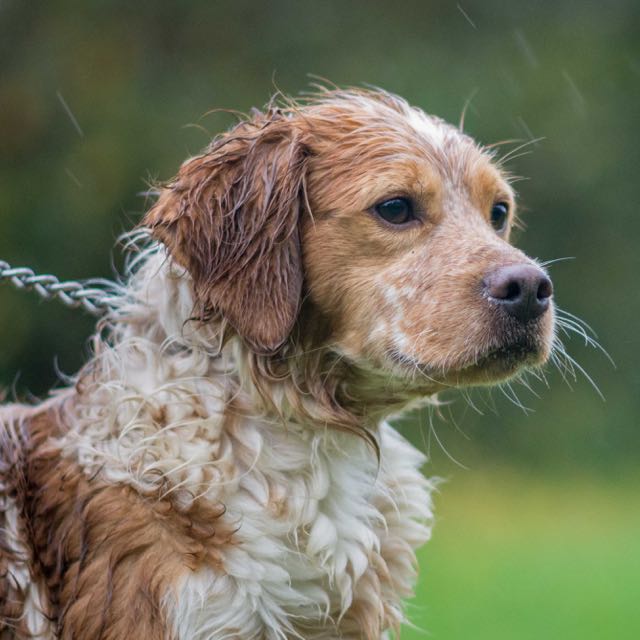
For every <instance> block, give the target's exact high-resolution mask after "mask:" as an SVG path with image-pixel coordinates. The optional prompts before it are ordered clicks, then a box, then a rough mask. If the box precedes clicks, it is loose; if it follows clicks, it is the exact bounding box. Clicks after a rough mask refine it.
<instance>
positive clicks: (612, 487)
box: [401, 469, 640, 640]
mask: <svg viewBox="0 0 640 640" xmlns="http://www.w3.org/2000/svg"><path fill="white" fill-rule="evenodd" d="M638 480H639V478H638V477H633V476H627V477H624V478H615V477H613V476H612V477H609V478H607V479H604V478H602V479H597V478H594V477H593V476H573V477H558V476H553V477H549V476H544V475H541V476H540V477H532V476H531V475H529V474H525V473H522V472H518V471H513V470H504V469H502V470H497V471H491V472H487V473H484V474H481V475H479V474H477V473H475V472H462V471H459V472H458V473H457V474H456V476H455V478H454V479H453V480H451V481H450V482H448V483H445V484H444V485H443V486H442V487H441V492H440V495H439V496H438V497H437V498H436V500H437V523H436V528H435V532H434V537H433V539H432V541H431V542H430V543H429V544H428V545H427V546H426V547H424V549H423V550H422V551H421V552H420V564H421V573H420V583H419V587H418V591H417V595H416V598H415V600H414V601H413V602H412V604H411V608H410V617H411V619H412V622H413V623H414V624H415V625H416V626H417V627H418V628H417V629H411V628H406V629H404V630H403V633H402V636H401V637H402V640H415V639H418V638H424V639H426V638H431V639H433V640H438V639H443V640H462V639H464V640H502V639H504V640H514V639H515V640H543V639H544V640H555V639H558V640H574V639H576V640H577V639H580V640H590V639H592V638H593V639H594V640H595V639H598V640H609V639H616V640H626V639H628V640H637V639H638V638H640V607H639V604H640V602H639V600H640V545H638V537H639V536H640V501H639V500H638V487H639V486H640V484H639V482H638Z"/></svg>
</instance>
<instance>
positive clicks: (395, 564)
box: [63, 364, 432, 640]
mask: <svg viewBox="0 0 640 640" xmlns="http://www.w3.org/2000/svg"><path fill="white" fill-rule="evenodd" d="M193 369H194V367H193V366H192V365H191V364H190V366H189V370H193ZM149 370H150V369H149V368H148V367H147V368H145V371H147V372H148V371H149ZM134 371H135V369H133V368H130V369H129V370H128V372H127V375H128V377H129V379H128V380H127V381H126V384H125V385H122V386H120V387H118V386H115V385H114V386H105V385H101V386H100V394H103V395H104V394H107V395H105V397H104V398H102V397H101V396H100V397H97V396H95V395H94V396H93V397H91V398H90V402H88V403H87V404H85V405H82V403H78V404H76V405H75V415H74V416H73V424H75V425H76V428H75V429H74V430H73V431H72V432H70V433H69V434H68V435H67V436H66V437H65V438H64V442H63V445H64V447H65V449H66V450H67V451H68V452H69V453H72V454H73V457H74V458H75V459H77V460H78V462H80V464H81V466H82V467H83V468H84V470H85V473H87V474H89V475H95V474H98V473H99V474H100V476H101V477H102V478H103V479H104V480H106V481H107V482H115V483H122V482H124V483H127V484H130V485H132V486H134V487H136V488H139V489H140V490H141V491H144V492H146V491H149V490H156V491H162V492H164V491H165V490H166V487H167V486H168V487H169V489H168V493H170V495H171V496H172V497H173V498H174V499H176V500H178V501H180V500H181V499H182V497H181V496H184V497H185V499H186V500H187V501H189V500H194V498H196V499H197V500H204V501H207V502H208V503H215V504H218V505H223V507H224V509H225V513H224V516H222V518H221V520H220V523H219V524H220V527H221V528H222V529H224V530H225V531H231V532H232V533H231V535H230V536H228V539H225V540H224V541H223V542H220V541H218V542H216V544H217V548H216V550H215V555H216V557H217V558H218V559H219V561H217V562H216V563H215V566H214V565H213V564H208V563H206V562H202V563H200V564H199V565H198V566H197V567H195V568H194V567H193V566H191V567H189V568H187V567H188V566H189V563H187V562H185V563H184V569H183V570H180V571H179V572H178V574H177V575H176V577H175V580H174V581H173V584H172V586H171V588H169V589H168V590H167V592H166V595H165V598H164V602H163V603H162V606H163V608H164V609H165V611H166V613H167V619H168V622H169V623H170V624H171V625H172V626H173V627H174V630H175V634H176V636H177V638H179V639H183V640H187V639H188V640H205V639H206V640H222V639H223V638H224V639H229V638H235V639H238V640H239V639H242V640H247V639H249V638H256V639H260V638H265V639H268V640H271V639H276V638H278V639H284V638H294V637H304V638H306V639H308V640H311V639H318V640H320V639H329V638H336V637H343V638H363V637H364V638H367V639H368V640H370V639H371V638H380V637H381V635H382V630H383V629H385V628H387V627H389V626H392V625H394V624H397V623H398V622H399V620H400V619H401V617H402V607H401V598H404V597H406V596H408V595H410V593H411V589H412V587H413V582H414V579H415V556H414V551H413V550H414V549H415V548H416V547H418V546H420V545H422V544H423V543H424V542H426V540H427V539H428V537H429V531H430V529H429V525H430V520H431V500H430V491H431V488H432V487H431V484H430V483H429V481H428V480H426V479H425V478H424V476H423V475H422V474H421V473H420V470H419V469H420V467H421V465H422V464H423V463H424V456H423V455H422V454H421V453H420V452H418V451H417V450H416V449H415V448H413V447H412V446H411V445H410V444H409V443H408V442H406V441H405V440H404V439H403V438H401V436H399V434H397V433H396V432H395V431H394V430H393V429H392V428H391V427H389V426H388V425H385V424H383V425H382V426H381V427H380V431H379V434H378V438H379V445H380V460H379V461H378V460H377V459H376V455H375V452H374V450H373V448H372V447H371V446H370V445H369V444H368V443H367V442H366V441H365V440H364V439H363V438H360V437H357V436H354V435H353V434H345V433H340V432H337V431H334V430H326V431H321V430H319V429H317V428H311V427H301V426H297V425H295V424H290V425H287V426H286V427H285V426H284V425H283V424H282V422H281V421H277V420H275V421H267V420H263V419H259V418H253V417H248V416H247V415H246V413H244V414H243V415H239V414H238V413H234V411H233V407H232V406H231V405H230V404H229V402H228V399H226V396H225V392H224V389H222V388H219V387H218V386H217V385H216V384H214V383H213V382H212V380H214V379H215V378H203V377H201V378H198V381H197V383H194V382H192V381H191V380H186V381H185V380H179V381H178V382H176V383H175V384H174V385H171V386H170V385H168V384H166V383H165V384H163V385H160V384H159V382H158V381H157V380H154V379H151V380H147V378H146V377H145V378H143V379H142V380H138V379H137V378H135V379H134V378H133V375H134ZM159 372H160V374H161V373H162V371H161V370H159ZM147 375H148V374H145V376H147ZM131 388H135V389H136V393H135V394H132V393H131V391H130V389H131ZM158 389H160V391H158ZM130 398H133V400H131V401H130V400H129V399H130ZM141 398H142V401H141ZM96 404H102V405H103V406H105V407H117V408H118V409H117V413H115V414H114V413H106V415H107V418H108V420H105V419H104V418H103V417H102V413H101V414H99V416H100V417H99V419H97V420H96V419H95V417H94V416H95V409H94V407H95V405H96ZM371 621H373V622H371ZM363 625H364V626H367V627H368V629H369V630H365V631H363V630H362V628H363Z"/></svg>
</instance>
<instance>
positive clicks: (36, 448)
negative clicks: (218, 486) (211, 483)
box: [0, 406, 224, 640]
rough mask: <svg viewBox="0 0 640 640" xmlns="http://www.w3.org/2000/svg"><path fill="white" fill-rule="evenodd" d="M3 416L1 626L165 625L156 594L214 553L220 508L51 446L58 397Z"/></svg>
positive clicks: (38, 629) (138, 628) (30, 629)
mask: <svg viewBox="0 0 640 640" xmlns="http://www.w3.org/2000/svg"><path fill="white" fill-rule="evenodd" d="M2 417H3V423H2V431H1V434H0V461H1V462H0V637H3V638H4V637H5V635H3V634H9V633H11V634H13V635H9V637H15V638H22V637H25V638H31V637H37V638H50V637H51V638H52V637H54V636H55V635H56V634H62V635H63V636H64V637H77V638H94V637H95V638H98V637H112V638H113V637H115V638H126V637H137V638H138V637H139V638H145V639H147V638H148V639H150V640H153V639H155V638H157V639H160V638H166V637H170V636H171V634H170V633H168V632H167V624H168V623H167V621H166V620H165V616H164V610H165V607H164V606H163V604H164V600H165V599H166V598H167V597H168V595H167V594H169V593H170V592H171V589H172V585H173V584H174V582H175V581H176V580H177V579H178V578H179V576H180V575H181V574H182V573H183V572H184V571H185V570H188V569H189V567H190V566H191V568H192V569H193V568H194V567H195V566H196V565H197V564H200V563H203V562H206V563H207V564H208V565H209V566H215V564H216V563H217V562H218V561H219V559H218V551H217V548H218V547H219V546H220V545H221V544H222V542H221V541H222V539H223V538H224V534H223V533H222V531H221V529H222V527H221V526H220V525H219V518H220V516H221V515H222V513H223V508H222V507H220V506H217V505H214V504H211V503H206V504H205V503H203V502H202V501H200V502H196V503H194V504H192V505H191V506H190V507H189V508H188V509H181V508H180V507H179V506H178V505H177V504H175V503H174V502H172V501H171V500H170V499H168V498H163V497H162V496H160V495H144V494H141V493H140V492H139V491H137V490H135V489H134V488H132V487H130V486H126V485H119V484H113V483H105V482H104V481H103V480H101V479H100V477H99V475H94V476H89V475H87V474H86V473H85V472H84V470H83V469H82V467H81V466H80V465H79V464H78V462H77V461H76V460H74V458H73V457H71V456H68V455H65V454H64V453H63V451H62V450H61V449H60V448H59V446H58V441H59V436H60V435H61V434H63V432H64V430H65V428H66V427H65V425H64V419H63V417H62V413H61V412H60V411H59V407H58V406H51V407H48V408H47V409H45V410H40V411H38V410H34V409H28V408H17V407H14V408H11V409H9V408H5V409H3V412H2Z"/></svg>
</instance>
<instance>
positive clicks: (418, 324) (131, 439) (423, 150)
mask: <svg viewBox="0 0 640 640" xmlns="http://www.w3.org/2000/svg"><path fill="white" fill-rule="evenodd" d="M391 197H408V198H411V199H412V201H413V202H414V203H415V205H416V210H417V213H418V214H419V222H416V223H415V224H411V225H409V226H408V227H407V228H406V229H403V230H398V229H393V228H390V226H389V225H386V224H385V223H384V222H382V221H381V220H380V219H378V218H377V217H376V215H375V212H374V206H375V205H376V204H377V203H378V202H380V201H382V200H384V199H388V198H391ZM497 200H500V201H506V202H508V203H509V204H510V209H511V216H513V210H514V208H515V204H514V196H513V193H512V191H511V188H510V186H509V184H508V181H507V179H506V178H505V176H504V175H503V174H502V173H501V172H500V170H499V169H498V168H496V167H495V165H494V164H493V163H492V158H491V156H490V154H489V153H488V152H486V151H485V150H483V149H482V148H480V147H479V146H478V145H476V144H475V143H474V142H473V141H472V140H471V139H470V138H469V137H468V136H466V135H464V134H463V133H461V132H460V131H459V130H457V129H455V128H454V127H452V126H450V125H448V124H446V123H444V122H443V121H442V120H439V119H437V118H434V117H432V116H427V115H426V114H424V113H423V112H422V111H420V110H418V109H415V108H413V107H410V106H409V105H408V104H407V103H406V102H405V101H403V100H402V99H401V98H398V97H396V96H392V95H390V94H387V93H384V92H380V91H359V90H353V91H326V92H325V91H322V92H320V94H319V95H317V96H314V97H312V98H310V99H309V100H307V101H306V102H300V103H296V102H293V101H290V102H287V103H285V104H283V105H281V106H280V107H277V106H276V105H274V104H271V105H270V106H268V108H267V109H266V110H265V111H264V112H254V113H253V114H252V116H251V117H250V118H248V119H247V120H246V121H244V122H242V123H240V124H238V125H237V126H236V127H234V128H233V129H231V130H230V131H229V132H227V133H225V134H222V135H221V136H219V137H218V138H216V139H215V140H214V141H213V142H212V143H211V145H209V147H207V148H206V149H205V150H204V151H203V152H202V153H201V154H200V155H198V156H196V157H194V158H191V159H189V160H187V161H186V162H185V163H184V164H183V166H182V167H181V169H180V170H179V172H178V175H177V176H176V177H175V178H174V179H173V180H171V181H169V182H168V183H167V184H166V185H163V186H161V187H160V194H159V198H158V200H157V202H156V203H155V205H154V206H153V207H152V208H151V210H150V211H149V212H148V214H147V216H146V218H145V221H144V224H145V227H144V228H142V229H140V230H139V231H137V232H135V233H134V234H132V235H131V236H130V248H131V260H130V265H129V268H128V271H127V275H126V278H125V279H124V281H123V284H122V287H121V290H120V293H119V295H118V296H117V299H116V300H115V302H114V308H113V310H112V311H111V312H110V313H109V314H108V315H107V316H106V317H105V318H104V319H103V320H102V321H101V322H100V323H99V326H98V330H97V332H96V335H95V338H94V342H93V355H92V358H91V359H90V360H89V362H88V363H87V364H86V365H85V367H84V368H83V369H82V370H81V371H80V372H79V373H78V375H77V377H76V379H75V381H74V385H73V386H72V387H70V388H68V389H66V390H64V391H63V392H60V393H58V394H57V395H54V396H53V397H52V398H51V399H50V400H48V401H47V402H46V403H44V404H42V405H40V406H36V407H26V406H19V405H11V406H6V407H4V408H2V409H0V638H2V639H4V638H54V637H60V638H82V639H83V640H85V639H86V640H89V639H93V638H105V639H106V638H109V639H113V640H120V639H124V638H132V637H136V638H150V639H155V638H157V639H161V638H162V639H165V638H166V639H171V640H174V639H175V640H187V639H188V640H222V639H227V638H237V639H238V640H240V639H242V640H248V639H255V640H259V639H260V640H262V639H265V640H285V639H287V640H288V639H293V638H305V639H314V640H329V639H335V638H345V639H347V640H356V639H358V640H359V639H366V640H381V639H382V638H389V637H391V635H396V636H397V634H398V631H399V627H400V624H401V623H402V621H403V620H404V611H403V605H402V601H403V599H404V598H406V597H408V596H410V595H411V592H412V588H413V585H414V582H415V577H416V561H415V549H416V548H417V547H419V546H420V545H422V544H423V543H424V542H426V540H427V539H428V538H429V536H430V527H431V522H432V505H431V492H432V490H433V488H434V483H433V482H431V481H429V480H427V479H426V478H425V477H424V476H423V475H422V473H421V467H422V465H423V464H424V462H425V458H424V456H423V455H422V454H421V453H420V452H418V451H417V450H416V449H414V448H413V447H412V446H411V445H410V444H409V443H407V442H406V441H405V440H404V439H403V438H401V437H400V436H399V434H397V433H396V432H395V430H394V429H393V428H392V427H391V426H389V425H388V424H387V423H386V422H385V421H384V418H385V417H386V416H389V415H391V414H394V413H397V412H399V411H401V410H403V409H405V408H407V407H409V406H415V404H416V403H417V402H432V401H433V400H432V397H433V395H434V394H435V393H436V392H437V391H439V390H441V389H443V388H445V387H448V386H458V385H463V384H484V383H490V382H495V381H498V380H502V379H505V378H506V377H508V376H509V375H512V374H513V373H515V372H516V371H517V370H519V369H520V368H521V367H522V366H530V365H535V364H538V363H540V362H542V361H544V360H545V358H546V357H547V355H548V351H549V344H550V342H551V338H552V334H553V314H552V312H549V313H547V314H546V315H545V316H543V317H542V318H541V319H540V320H539V321H536V322H535V323H531V324H530V325H528V326H527V327H522V326H519V325H517V324H516V323H514V322H511V321H510V320H509V319H506V318H505V317H504V316H502V315H500V313H499V310H498V309H496V308H495V306H493V305H492V304H491V301H490V300H488V299H487V298H486V296H484V295H483V292H482V286H481V283H482V278H483V277H484V275H485V274H486V273H487V272H488V271H489V270H491V269H493V268H496V267H497V266H502V265H505V264H517V263H521V262H529V261H530V259H529V258H527V257H526V256H524V254H522V253H521V252H519V251H518V250H516V249H514V248H513V247H511V245H509V244H508V242H507V239H508V231H507V232H506V233H505V234H503V235H502V236H500V235H499V234H496V233H495V231H494V230H493V229H492V228H491V226H490V223H489V215H490V209H491V206H492V205H493V203H494V202H496V201H497ZM512 343H517V344H521V343H526V344H527V345H529V347H530V350H529V351H530V353H529V354H528V355H527V357H526V358H523V359H522V360H519V361H515V360H509V361H503V360H500V359H499V358H492V359H487V356H488V354H491V353H492V350H495V349H496V348H498V347H500V346H503V345H508V344H512Z"/></svg>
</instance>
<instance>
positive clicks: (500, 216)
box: [491, 202, 509, 231]
mask: <svg viewBox="0 0 640 640" xmlns="http://www.w3.org/2000/svg"><path fill="white" fill-rule="evenodd" d="M508 216H509V205H508V204H507V203H506V202H496V203H495V204H494V205H493V209H491V226H492V227H493V228H494V229H495V230H496V231H504V228H505V226H506V224H507V217H508Z"/></svg>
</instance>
